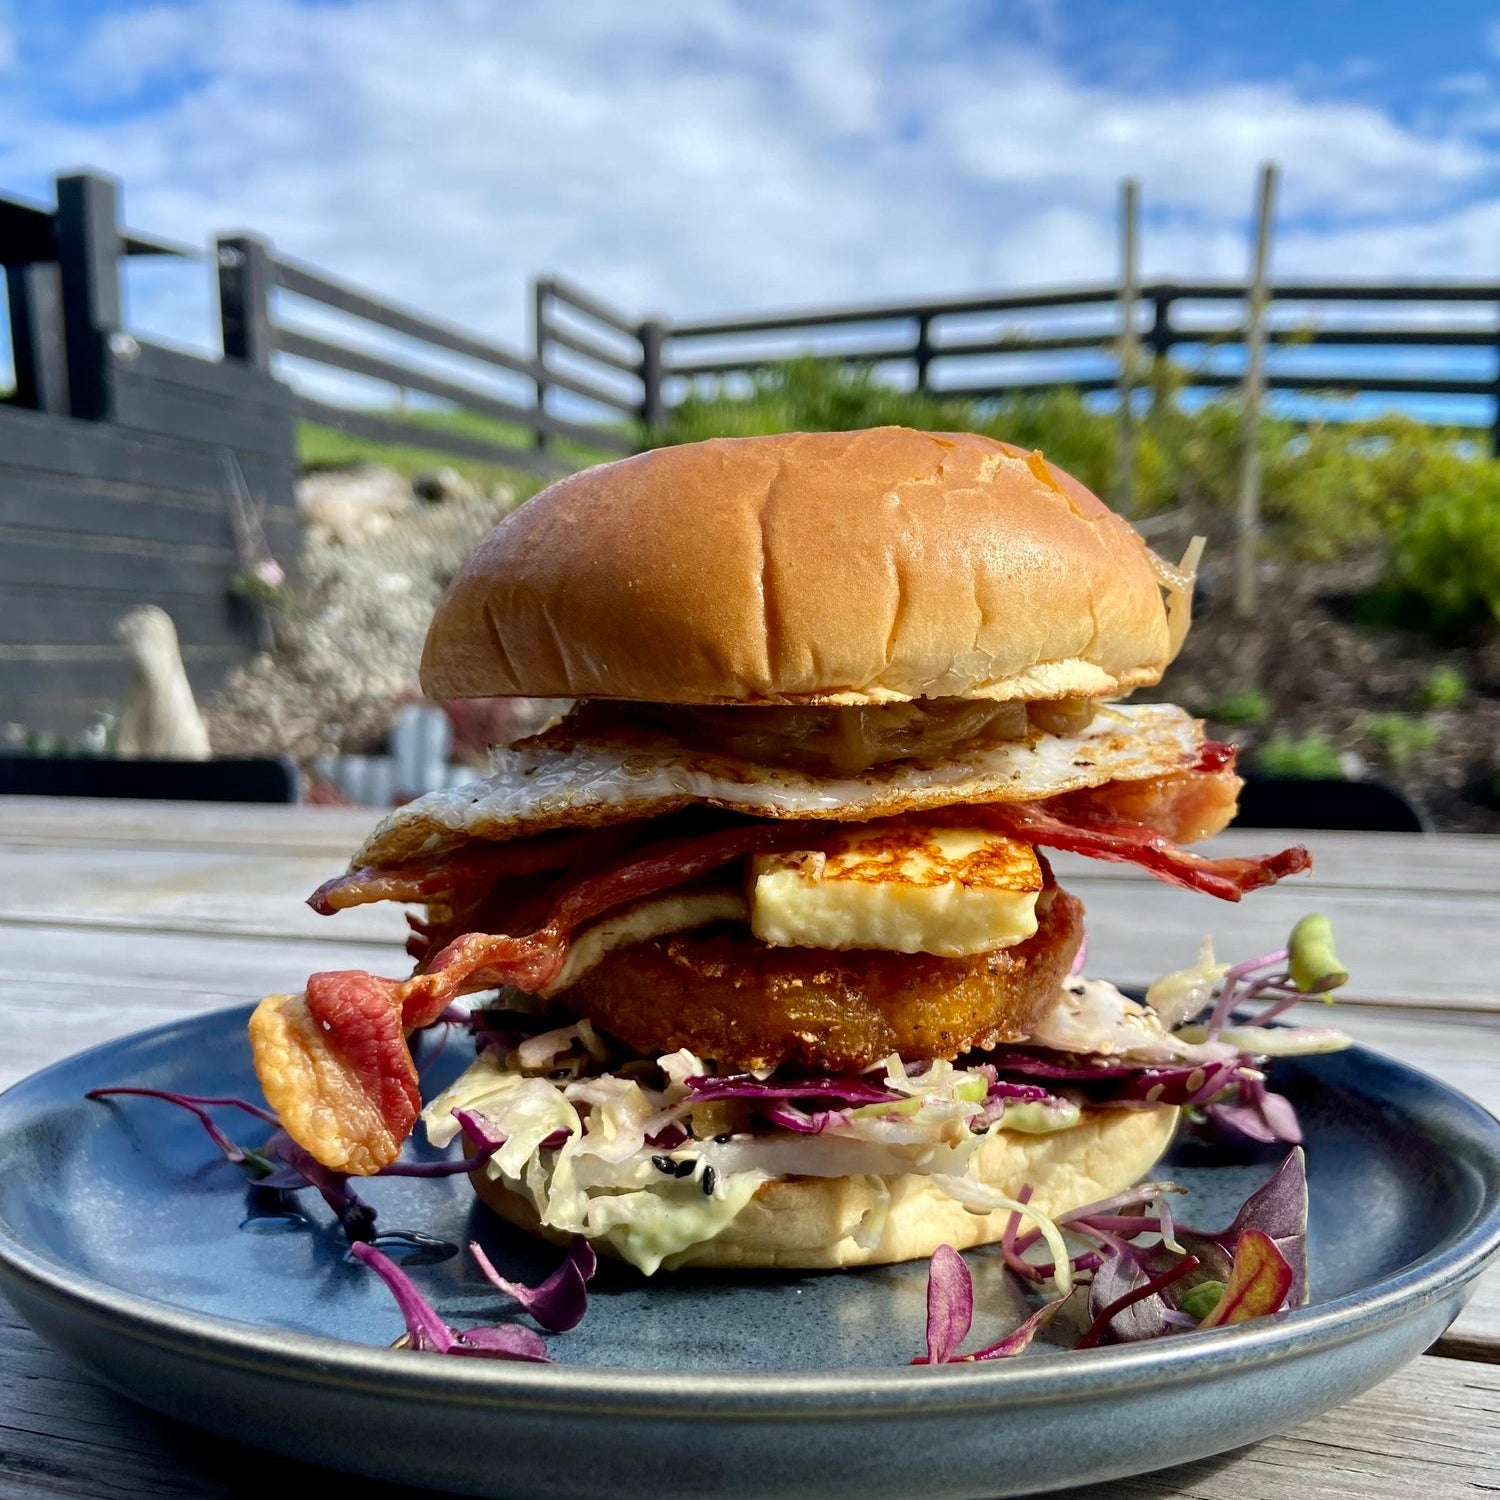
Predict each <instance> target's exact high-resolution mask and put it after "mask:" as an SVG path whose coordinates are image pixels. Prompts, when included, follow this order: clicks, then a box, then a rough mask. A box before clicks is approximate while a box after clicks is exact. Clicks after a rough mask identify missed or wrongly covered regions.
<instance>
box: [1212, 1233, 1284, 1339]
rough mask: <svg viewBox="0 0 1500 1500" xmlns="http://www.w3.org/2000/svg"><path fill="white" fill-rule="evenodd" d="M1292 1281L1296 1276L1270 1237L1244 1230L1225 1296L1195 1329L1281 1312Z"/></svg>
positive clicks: (1235, 1254) (1235, 1248) (1221, 1325)
mask: <svg viewBox="0 0 1500 1500" xmlns="http://www.w3.org/2000/svg"><path fill="white" fill-rule="evenodd" d="M1295 1281H1296V1273H1295V1272H1294V1271H1293V1269H1292V1267H1291V1266H1290V1265H1289V1264H1288V1263H1287V1260H1286V1257H1285V1256H1283V1255H1282V1253H1281V1251H1280V1250H1278V1249H1277V1248H1276V1244H1275V1242H1274V1241H1273V1240H1272V1239H1271V1237H1270V1236H1269V1235H1267V1234H1262V1233H1261V1231H1260V1230H1258V1229H1247V1230H1245V1232H1244V1233H1243V1234H1241V1235H1240V1237H1239V1239H1238V1240H1237V1241H1236V1242H1235V1247H1234V1270H1233V1272H1232V1273H1231V1275H1230V1277H1229V1283H1228V1285H1227V1286H1226V1287H1225V1288H1224V1295H1223V1296H1222V1297H1220V1298H1219V1300H1218V1302H1217V1303H1215V1304H1214V1307H1213V1308H1212V1310H1211V1311H1210V1312H1209V1313H1208V1315H1207V1316H1206V1317H1205V1318H1204V1319H1203V1321H1202V1322H1201V1323H1199V1325H1198V1326H1199V1327H1200V1328H1222V1327H1223V1326H1224V1325H1225V1324H1227V1323H1244V1322H1247V1321H1248V1320H1249V1319H1251V1318H1266V1317H1269V1316H1270V1315H1271V1314H1272V1313H1277V1312H1280V1311H1281V1309H1282V1308H1283V1307H1285V1306H1286V1305H1287V1297H1288V1295H1289V1294H1290V1292H1291V1290H1292V1286H1293V1283H1294V1282H1295Z"/></svg>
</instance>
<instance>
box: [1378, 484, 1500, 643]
mask: <svg viewBox="0 0 1500 1500" xmlns="http://www.w3.org/2000/svg"><path fill="white" fill-rule="evenodd" d="M1383 583H1384V587H1385V590H1386V591H1387V593H1388V594H1390V595H1392V596H1394V597H1395V598H1396V599H1398V600H1401V601H1404V602H1405V603H1406V604H1407V605H1408V606H1409V612H1408V619H1409V622H1410V623H1411V624H1414V625H1420V626H1423V627H1425V628H1428V629H1431V630H1433V631H1434V632H1436V633H1437V634H1439V635H1450V634H1454V633H1459V632H1465V631H1471V630H1473V629H1475V628H1477V627H1484V626H1488V627H1491V628H1492V627H1493V626H1494V625H1495V624H1496V622H1500V465H1496V464H1479V463H1473V464H1470V465H1468V466H1467V468H1465V469H1463V470H1459V471H1455V472H1454V473H1452V474H1451V475H1450V476H1448V479H1447V482H1446V483H1445V485H1444V486H1443V487H1442V488H1441V489H1438V490H1434V491H1432V492H1430V493H1427V494H1424V495H1422V496H1421V497H1420V498H1419V499H1417V500H1416V501H1415V502H1414V503H1413V504H1412V505H1411V507H1410V508H1409V509H1408V510H1406V511H1405V513H1404V514H1402V515H1399V516H1397V517H1395V518H1394V519H1393V524H1392V526H1391V529H1390V533H1389V536H1388V538H1387V542H1386V552H1385V571H1384V578H1383Z"/></svg>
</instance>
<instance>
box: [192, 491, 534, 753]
mask: <svg viewBox="0 0 1500 1500" xmlns="http://www.w3.org/2000/svg"><path fill="white" fill-rule="evenodd" d="M389 478H390V481H391V495H392V497H393V504H394V503H397V502H396V500H395V498H394V497H396V496H404V500H405V503H404V504H402V505H400V508H399V509H397V510H396V511H395V513H391V511H390V510H389V509H388V508H386V507H384V506H383V505H382V504H381V503H380V501H379V499H378V497H377V498H372V499H371V500H370V509H371V511H372V512H373V513H374V514H375V516H376V518H377V521H378V524H374V525H371V526H369V527H368V528H366V534H365V535H363V536H360V535H356V534H355V533H356V532H357V531H358V530H359V528H350V527H347V526H345V527H341V528H340V529H341V531H342V533H343V536H344V538H345V539H343V540H340V539H337V537H336V536H335V534H334V533H333V532H332V531H330V530H329V529H328V528H325V527H323V526H320V525H317V524H311V525H309V527H308V529H307V536H306V540H305V542H304V546H303V553H302V559H301V568H300V571H301V580H300V586H299V587H298V589H297V591H296V595H297V602H296V604H295V605H294V606H293V607H291V608H289V609H288V610H286V611H284V612H283V613H282V614H281V615H280V617H279V619H278V623H277V645H276V650H275V653H274V656H270V655H266V656H260V657H257V658H256V659H255V660H254V661H252V662H251V663H250V664H249V665H248V666H246V667H244V668H242V669H240V670H239V671H237V672H235V673H234V675H233V676H231V678H230V679H229V681H228V682H227V683H226V684H225V685H224V687H223V688H222V689H221V690H220V691H219V692H217V693H216V694H214V695H213V697H212V698H210V699H209V701H208V702H207V703H206V704H205V705H204V718H205V720H206V721H207V723H208V728H209V734H210V736H211V738H212V740H213V744H214V748H215V749H216V750H217V751H218V752H219V753H220V754H247V755H248V754H265V753H268V752H285V753H286V754H288V755H290V756H291V757H292V758H293V759H294V760H296V761H297V762H298V763H299V764H302V765H306V764H307V763H308V762H309V761H311V759H312V758H313V757H314V756H315V755H319V754H322V753H325V752H329V751H345V752H349V753H363V752H372V751H380V750H383V749H384V748H385V740H386V735H387V732H388V731H389V729H390V725H391V721H392V718H393V715H394V712H395V709H396V707H397V706H398V705H399V704H400V703H402V702H404V701H406V700H407V699H409V698H412V697H415V696H419V695H420V689H419V688H418V686H417V663H418V661H419V659H420V657H421V654H422V642H423V640H424V639H425V637H426V635H427V625H428V622H429V621H430V620H431V618H432V612H433V610H434V609H435V608H436V606H437V602H438V600H439V598H441V596H442V593H443V590H444V588H445V587H446V586H447V583H448V580H449V579H450V578H451V577H452V576H453V573H454V570H455V569H456V568H457V566H458V564H459V563H460V561H462V559H463V557H464V556H465V554H467V553H468V552H469V551H470V549H471V548H472V547H473V546H474V544H475V543H476V542H478V540H479V539H480V538H481V537H482V536H484V534H485V533H486V532H487V531H489V529H490V528H491V527H492V526H493V525H494V524H495V522H496V521H498V520H499V519H500V517H501V516H503V515H504V514H505V513H506V511H508V510H509V509H510V508H511V507H512V506H513V505H514V503H515V497H514V495H513V494H512V493H511V492H509V491H497V492H493V493H491V494H488V495H477V494H474V493H472V492H469V493H459V494H457V495H456V496H454V497H453V498H450V499H448V500H446V501H444V502H443V503H441V504H430V505H420V506H411V504H410V491H409V488H408V487H407V486H406V485H405V481H402V480H400V479H399V477H398V476H395V475H393V474H392V475H390V476H389ZM328 479H329V480H330V481H333V480H334V476H328ZM307 484H308V482H307V481H304V494H303V496H302V498H303V504H304V511H306V510H307V506H308V498H307V495H306V488H307ZM317 492H318V491H317V488H316V484H314V490H313V494H314V498H315V497H316V495H317Z"/></svg>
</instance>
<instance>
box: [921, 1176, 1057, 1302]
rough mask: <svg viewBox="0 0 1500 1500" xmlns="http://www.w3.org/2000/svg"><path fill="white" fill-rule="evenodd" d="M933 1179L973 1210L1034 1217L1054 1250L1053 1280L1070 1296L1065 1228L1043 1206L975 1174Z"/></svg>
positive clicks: (1049, 1247) (954, 1197) (974, 1211)
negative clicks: (1007, 1192)
mask: <svg viewBox="0 0 1500 1500" xmlns="http://www.w3.org/2000/svg"><path fill="white" fill-rule="evenodd" d="M932 1180H933V1182H935V1183H936V1184H937V1186H938V1187H940V1188H941V1189H942V1190H943V1191H944V1192H945V1193H947V1195H948V1196H949V1197H950V1198H952V1199H953V1200H954V1201H955V1202H958V1203H962V1204H963V1206H964V1207H965V1208H967V1209H968V1210H969V1211H970V1212H971V1213H977V1214H991V1213H994V1212H995V1210H996V1209H1000V1208H1007V1209H1009V1210H1010V1211H1011V1212H1012V1213H1016V1214H1020V1215H1021V1216H1022V1217H1023V1218H1027V1219H1030V1220H1031V1222H1032V1223H1033V1224H1035V1225H1036V1227H1037V1228H1038V1229H1039V1230H1040V1231H1041V1235H1042V1238H1043V1239H1044V1240H1045V1241H1046V1242H1047V1248H1048V1249H1049V1250H1050V1251H1051V1252H1052V1267H1053V1274H1052V1279H1053V1281H1054V1282H1056V1283H1057V1290H1058V1294H1059V1296H1066V1295H1067V1294H1068V1293H1069V1292H1070V1291H1072V1289H1073V1266H1072V1260H1071V1257H1070V1256H1069V1254H1068V1247H1067V1243H1066V1242H1065V1241H1064V1239H1063V1237H1062V1231H1061V1230H1060V1229H1059V1228H1058V1227H1057V1225H1056V1224H1055V1223H1054V1222H1053V1221H1052V1219H1050V1218H1049V1217H1048V1216H1047V1215H1046V1214H1044V1213H1043V1212H1042V1211H1041V1209H1039V1208H1034V1207H1033V1206H1032V1205H1031V1204H1029V1203H1022V1202H1020V1201H1019V1200H1018V1199H1015V1198H1008V1197H1007V1196H1006V1195H1005V1194H1004V1193H1002V1192H1000V1191H999V1190H998V1189H997V1188H992V1187H990V1186H988V1185H987V1184H986V1183H982V1182H976V1181H975V1180H974V1178H972V1177H949V1176H946V1175H944V1174H941V1173H934V1174H933V1178H932Z"/></svg>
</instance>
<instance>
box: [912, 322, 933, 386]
mask: <svg viewBox="0 0 1500 1500" xmlns="http://www.w3.org/2000/svg"><path fill="white" fill-rule="evenodd" d="M932 354H933V349H932V319H931V318H930V317H928V316H927V315H926V314H925V313H924V314H923V315H922V316H921V317H919V318H918V319H917V341H916V343H915V344H913V345H912V351H911V357H912V359H913V361H914V362H915V364H916V367H917V390H918V392H919V393H920V394H922V395H924V396H925V395H927V393H928V389H927V367H928V366H929V365H930V364H931V363H932Z"/></svg>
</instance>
